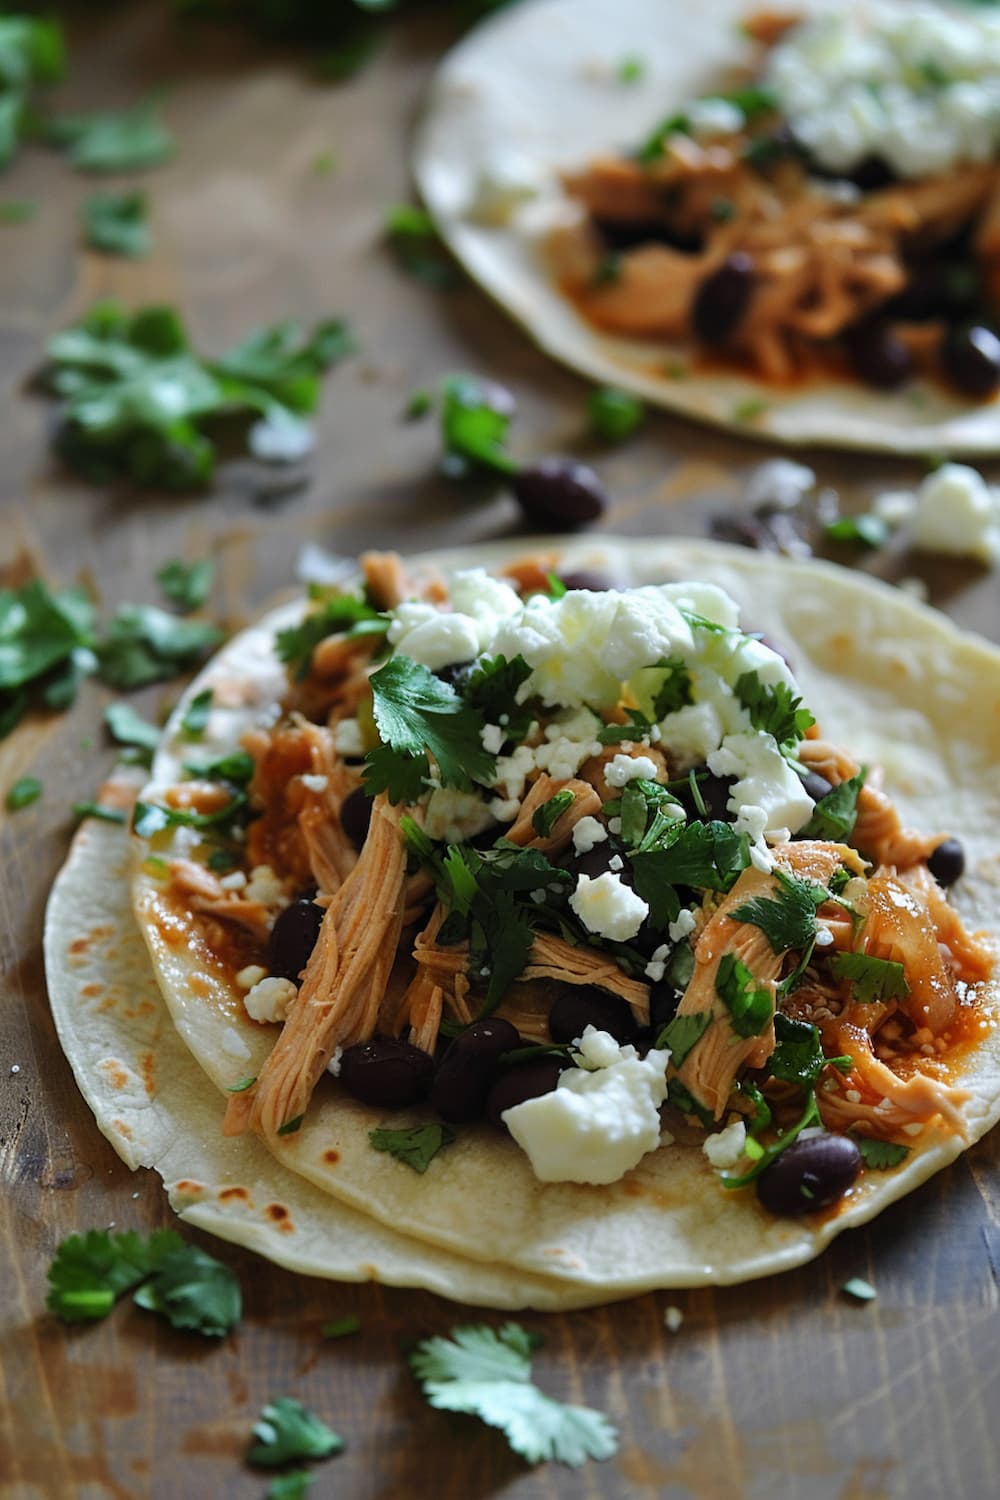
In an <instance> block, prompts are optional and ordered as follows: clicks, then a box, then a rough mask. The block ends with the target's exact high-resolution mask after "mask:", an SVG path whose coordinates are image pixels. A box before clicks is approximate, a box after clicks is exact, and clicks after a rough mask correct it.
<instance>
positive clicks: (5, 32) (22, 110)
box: [0, 15, 65, 223]
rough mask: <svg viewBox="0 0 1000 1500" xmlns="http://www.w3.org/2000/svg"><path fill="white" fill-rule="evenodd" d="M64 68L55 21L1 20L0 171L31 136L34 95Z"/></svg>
mask: <svg viewBox="0 0 1000 1500" xmlns="http://www.w3.org/2000/svg"><path fill="white" fill-rule="evenodd" d="M64 66H65V51H64V46H63V34H62V30H61V28H60V27H59V25H58V23H57V22H56V21H48V20H39V19H36V18H35V17H33V16H27V15H4V16H0V168H2V167H6V166H7V165H8V163H9V162H10V161H11V160H12V159H13V157H14V155H15V154H16V152H17V148H18V146H19V144H20V142H21V139H22V137H27V136H29V135H31V134H33V132H34V126H35V120H36V113H35V110H34V107H33V100H32V94H33V91H34V90H35V88H37V87H38V86H39V85H44V84H50V83H55V82H57V81H58V79H59V78H61V77H62V73H63V68H64ZM6 222H8V223H10V222H18V221H17V220H7V221H6Z"/></svg>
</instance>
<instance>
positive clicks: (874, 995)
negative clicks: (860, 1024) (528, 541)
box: [830, 953, 910, 1005]
mask: <svg viewBox="0 0 1000 1500" xmlns="http://www.w3.org/2000/svg"><path fill="white" fill-rule="evenodd" d="M830 968H831V970H832V972H833V973H834V974H835V975H836V977H837V978H838V979H847V980H850V983H851V988H852V991H853V994H854V998H855V999H856V1000H858V1001H860V1003H861V1004H862V1005H874V1004H875V1003H876V1002H877V1001H879V1000H902V999H904V997H905V996H906V995H908V994H909V993H910V986H909V984H908V983H907V980H906V971H905V970H904V968H903V965H902V964H898V963H894V962H893V961H892V960H891V959H888V958H873V957H872V956H871V954H869V953H834V954H832V955H831V957H830Z"/></svg>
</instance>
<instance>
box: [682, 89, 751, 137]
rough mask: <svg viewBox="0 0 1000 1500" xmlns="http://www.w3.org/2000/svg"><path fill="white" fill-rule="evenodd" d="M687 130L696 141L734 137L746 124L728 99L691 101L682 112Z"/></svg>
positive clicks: (743, 116)
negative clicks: (722, 136)
mask: <svg viewBox="0 0 1000 1500" xmlns="http://www.w3.org/2000/svg"><path fill="white" fill-rule="evenodd" d="M684 115H685V118H686V120H687V122H688V128H689V131H690V133H691V135H693V136H694V137H695V139H696V140H711V138H712V137H713V136H717V135H735V134H736V132H737V131H738V130H742V129H743V126H744V125H745V124H746V115H745V114H744V113H743V111H742V110H741V109H740V107H739V105H738V104H732V103H731V102H730V101H729V100H728V99H714V98H711V97H708V98H705V99H693V100H692V101H691V103H690V104H689V105H688V106H687V107H686V109H685V110H684Z"/></svg>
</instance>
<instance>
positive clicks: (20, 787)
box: [4, 776, 42, 812]
mask: <svg viewBox="0 0 1000 1500" xmlns="http://www.w3.org/2000/svg"><path fill="white" fill-rule="evenodd" d="M41 795H42V783H41V782H40V781H39V779H38V777H37V776H21V777H19V778H18V780H17V781H15V782H14V785H13V786H11V787H9V788H8V790H7V795H6V797H5V798H4V804H5V806H6V808H7V811H8V812H20V810H21V808H22V807H30V806H31V804H32V802H37V801H38V799H39V797H40V796H41Z"/></svg>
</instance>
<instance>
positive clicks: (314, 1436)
mask: <svg viewBox="0 0 1000 1500" xmlns="http://www.w3.org/2000/svg"><path fill="white" fill-rule="evenodd" d="M253 1435H254V1437H255V1438H256V1442H254V1443H252V1444H251V1445H250V1449H249V1451H248V1452H247V1462H248V1463H251V1464H256V1465H258V1466H259V1467H264V1468H277V1467H278V1465H279V1464H287V1463H293V1462H296V1461H297V1460H299V1459H303V1458H328V1457H329V1456H330V1454H332V1453H339V1452H340V1451H341V1449H342V1448H343V1446H344V1444H343V1440H342V1439H341V1438H339V1437H338V1436H337V1434H336V1433H335V1432H333V1431H332V1430H331V1429H330V1428H329V1427H327V1425H326V1423H325V1422H321V1421H320V1419H319V1417H317V1416H315V1415H314V1413H313V1412H311V1411H308V1410H307V1409H306V1407H304V1406H303V1405H302V1403H301V1402H300V1401H294V1400H292V1398H291V1397H290V1396H281V1397H279V1398H278V1400H277V1401H269V1402H268V1403H267V1405H266V1406H265V1407H263V1408H262V1409H261V1413H260V1416H259V1417H258V1418H257V1421H256V1422H255V1423H254V1428H253Z"/></svg>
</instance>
